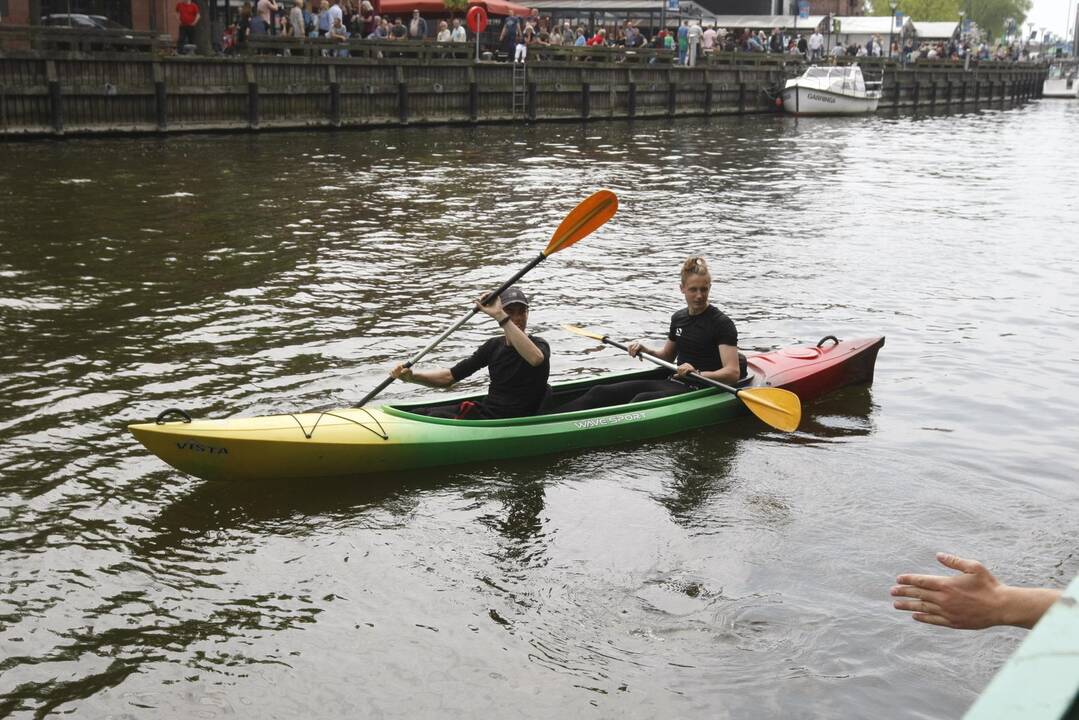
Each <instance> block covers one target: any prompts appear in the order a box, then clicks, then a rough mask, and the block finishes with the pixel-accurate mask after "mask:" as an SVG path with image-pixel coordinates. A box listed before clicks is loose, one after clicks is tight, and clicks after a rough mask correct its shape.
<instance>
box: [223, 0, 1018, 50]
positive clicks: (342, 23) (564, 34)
mask: <svg viewBox="0 0 1079 720" xmlns="http://www.w3.org/2000/svg"><path fill="white" fill-rule="evenodd" d="M252 36H277V37H288V38H327V39H329V40H332V41H337V42H341V43H345V42H347V41H349V40H354V39H364V40H414V41H415V40H435V41H437V42H443V43H449V42H460V43H463V42H467V41H469V40H470V39H473V37H474V36H471V34H470V33H469V31H467V30H466V29H465V26H464V24H463V23H462V20H461V18H456V17H455V18H451V19H438V20H433V19H432V20H428V19H427V18H424V17H423V16H422V15H421V13H420V12H419V10H415V11H413V12H412V14H411V16H410V17H408V18H407V19H406V18H401V17H394V18H389V17H383V16H380V15H379V14H377V12H376V11H375V8H374V6H373V5H372V3H371V1H370V0H257V3H256V4H255V5H252V4H251V2H250V0H249V1H248V2H244V4H243V6H242V7H241V8H240V12H239V16H238V18H237V20H236V22H235V23H233V24H232V25H230V26H229V27H228V29H226V31H225V37H224V41H223V49H224V50H225V52H235V51H238V50H241V49H242V48H243V47H244V46H245V44H246V42H247V39H248V38H249V37H252ZM489 39H490V40H493V39H494V35H493V34H492V36H491V37H490V38H489ZM497 42H498V46H499V50H500V54H501V56H503V57H505V58H506V59H507V60H508V59H513V60H515V61H518V62H525V61H527V58H528V53H529V49H530V48H536V49H540V48H544V47H559V46H576V47H608V48H622V49H625V50H632V49H637V48H653V49H665V50H670V51H672V52H674V53H676V54H677V58H676V63H677V64H679V65H685V66H693V65H695V64H696V63H697V62H698V61H699V60H700V59H701V58H702V57H703V56H705V55H709V54H712V53H715V52H749V53H772V54H784V55H791V56H797V57H800V58H802V59H805V60H808V61H810V62H819V61H825V60H827V59H828V58H838V57H892V58H896V59H898V60H901V61H903V62H913V61H916V60H918V59H923V58H924V59H929V60H934V59H941V60H959V61H962V60H964V59H965V58H966V57H967V56H968V55H970V56H971V57H976V58H977V59H979V60H1021V59H1025V58H1024V57H1023V55H1022V49H1021V48H1018V47H1015V46H1002V45H997V46H996V47H994V48H990V47H989V46H988V45H987V44H985V43H980V44H978V45H976V46H975V45H973V44H972V43H970V42H959V41H958V40H956V39H954V38H953V39H951V40H947V41H940V42H921V43H917V44H916V42H915V40H914V39H913V38H909V37H908V38H906V39H902V38H899V37H896V38H893V39H892V40H891V46H890V47H888V46H887V41H884V40H882V38H881V37H880V36H879V35H877V36H872V37H870V38H869V39H868V40H867V41H865V42H852V43H843V42H835V41H833V38H832V37H831V36H825V35H824V34H823V33H821V31H820V29H819V28H818V29H814V30H812V31H807V32H790V31H787V30H785V29H783V28H778V27H776V28H772V30H771V32H770V33H766V32H765V31H764V30H762V29H753V28H741V29H735V30H728V29H727V28H723V27H718V26H715V25H707V26H705V25H701V23H699V22H697V21H691V20H683V21H682V22H681V23H679V24H676V25H673V26H671V27H662V28H659V29H658V30H655V29H653V28H646V27H642V25H641V24H640V23H638V22H636V21H632V20H627V21H625V22H623V23H619V24H615V25H608V26H602V27H596V28H586V27H585V26H584V25H578V24H575V23H573V22H571V21H569V20H564V21H561V22H556V21H553V20H552V19H551V18H549V17H540V16H533V17H507V18H504V19H503V20H502V22H501V27H500V29H499V30H498V34H497ZM338 52H339V53H340V54H342V55H347V54H348V50H347V49H346V48H341V49H340V50H339V51H338Z"/></svg>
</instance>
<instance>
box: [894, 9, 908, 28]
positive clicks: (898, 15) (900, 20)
mask: <svg viewBox="0 0 1079 720" xmlns="http://www.w3.org/2000/svg"><path fill="white" fill-rule="evenodd" d="M904 20H906V16H905V15H903V13H901V12H897V13H896V14H895V28H896V30H898V29H899V28H901V27H903V21H904Z"/></svg>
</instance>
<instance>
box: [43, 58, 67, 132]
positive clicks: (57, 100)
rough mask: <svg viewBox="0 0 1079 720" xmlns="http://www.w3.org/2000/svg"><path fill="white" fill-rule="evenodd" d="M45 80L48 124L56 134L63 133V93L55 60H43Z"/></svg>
mask: <svg viewBox="0 0 1079 720" xmlns="http://www.w3.org/2000/svg"><path fill="white" fill-rule="evenodd" d="M45 80H46V82H48V84H49V124H50V125H52V130H53V132H54V133H56V134H57V135H63V134H64V95H63V92H61V90H60V78H59V76H58V75H57V74H56V61H55V60H46V61H45Z"/></svg>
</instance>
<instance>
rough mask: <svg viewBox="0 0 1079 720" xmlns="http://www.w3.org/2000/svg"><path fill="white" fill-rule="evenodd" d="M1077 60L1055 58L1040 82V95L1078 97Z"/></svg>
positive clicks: (1078, 70) (1078, 71)
mask: <svg viewBox="0 0 1079 720" xmlns="http://www.w3.org/2000/svg"><path fill="white" fill-rule="evenodd" d="M1077 75H1079V60H1075V59H1073V58H1069V59H1067V60H1056V61H1054V62H1053V64H1052V65H1050V66H1049V75H1048V76H1047V77H1046V78H1045V83H1044V84H1042V97H1047V98H1072V99H1075V98H1079V77H1077Z"/></svg>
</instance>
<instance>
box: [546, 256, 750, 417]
mask: <svg viewBox="0 0 1079 720" xmlns="http://www.w3.org/2000/svg"><path fill="white" fill-rule="evenodd" d="M679 287H680V289H681V291H682V295H683V296H685V299H686V306H685V307H684V308H682V309H681V310H679V311H678V312H676V313H675V314H674V315H672V316H671V325H670V329H669V330H668V332H667V342H666V344H664V346H663V347H662V348H661V349H658V350H656V349H652V348H649V347H646V346H645V345H644V344H642V343H640V342H634V343H630V345H629V354H630V357H637V354H638V353H641V352H644V353H647V354H649V355H654V356H655V357H658V358H661V359H663V360H666V361H667V362H677V364H678V370H677V372H675V374H674V375H671V376H670V377H669V378H664V379H660V380H626V381H625V382H620V383H613V384H611V385H596V386H595V387H593V388H591V389H590V390H589V391H588V392H586V393H585V394H584V395H582V396H581V397H579V398H577V399H576V400H573V401H570V402H568V403H566V404H565V405H562V406H560V407H559V408H558V412H572V411H574V410H588V409H591V408H597V407H607V406H610V405H621V404H623V403H628V402H642V401H644V400H655V399H656V398H662V397H667V396H669V395H678V394H679V393H684V392H689V391H690V390H696V389H699V386H695V385H693V384H692V382H693V380H692V378H689V377H687V376H688V375H689V373H692V372H698V373H700V374H701V375H703V376H704V377H706V378H711V379H713V380H718V381H719V382H721V383H726V384H727V385H734V384H736V383H737V382H738V380H739V378H742V377H744V376H745V374H746V360H745V358H744V357H742V356H741V355H739V353H738V330H737V329H735V327H734V322H733V321H732V320H731V319H730V318H729V317H727V316H726V315H725V314H723V312H722V311H721V310H719V309H718V308H716V307H715V306H714V305H710V304H709V303H708V292H709V290H711V289H712V276H711V275H710V274H709V273H708V265H707V264H705V262H704V258H702V257H692V258H689V259H688V260H686V261H685V262H684V263H682V282H681V284H680V285H679Z"/></svg>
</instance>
